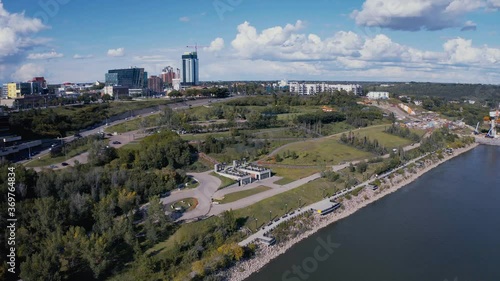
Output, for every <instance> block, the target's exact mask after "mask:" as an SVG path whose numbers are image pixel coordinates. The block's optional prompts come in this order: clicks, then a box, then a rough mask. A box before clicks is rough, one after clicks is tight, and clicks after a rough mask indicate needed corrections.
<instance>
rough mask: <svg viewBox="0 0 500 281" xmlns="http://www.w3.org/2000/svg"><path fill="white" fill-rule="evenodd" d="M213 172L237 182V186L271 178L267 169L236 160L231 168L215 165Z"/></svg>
mask: <svg viewBox="0 0 500 281" xmlns="http://www.w3.org/2000/svg"><path fill="white" fill-rule="evenodd" d="M214 171H215V172H216V173H217V174H219V175H221V176H223V177H227V178H230V179H232V180H234V181H237V182H238V184H239V185H246V184H249V183H252V182H254V181H258V180H263V179H267V178H270V177H271V176H272V172H271V170H270V169H268V168H265V167H260V166H256V165H253V164H249V163H246V162H241V161H238V160H234V161H233V165H232V166H228V165H224V164H215V165H214Z"/></svg>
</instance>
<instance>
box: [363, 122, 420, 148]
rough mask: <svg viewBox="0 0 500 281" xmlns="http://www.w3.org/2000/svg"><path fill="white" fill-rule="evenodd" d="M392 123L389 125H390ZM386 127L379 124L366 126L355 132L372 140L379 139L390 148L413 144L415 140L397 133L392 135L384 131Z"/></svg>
mask: <svg viewBox="0 0 500 281" xmlns="http://www.w3.org/2000/svg"><path fill="white" fill-rule="evenodd" d="M389 126H390V125H387V127H389ZM384 130H385V127H383V126H377V127H369V128H364V129H361V130H358V131H356V132H354V134H356V135H358V134H359V136H361V137H365V136H366V137H369V138H370V139H371V140H374V139H377V140H378V142H379V143H380V144H381V145H383V146H385V147H387V148H389V149H392V148H397V147H400V146H407V145H409V144H411V143H412V142H413V141H411V140H409V139H404V138H401V137H398V136H395V135H391V134H388V133H385V132H384Z"/></svg>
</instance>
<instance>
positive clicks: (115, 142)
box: [113, 141, 122, 144]
mask: <svg viewBox="0 0 500 281" xmlns="http://www.w3.org/2000/svg"><path fill="white" fill-rule="evenodd" d="M113 144H122V143H121V142H119V141H114V142H113Z"/></svg>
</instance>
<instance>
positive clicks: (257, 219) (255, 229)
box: [255, 218, 258, 232]
mask: <svg viewBox="0 0 500 281" xmlns="http://www.w3.org/2000/svg"><path fill="white" fill-rule="evenodd" d="M257 220H258V219H257V218H255V232H257V230H258V229H257Z"/></svg>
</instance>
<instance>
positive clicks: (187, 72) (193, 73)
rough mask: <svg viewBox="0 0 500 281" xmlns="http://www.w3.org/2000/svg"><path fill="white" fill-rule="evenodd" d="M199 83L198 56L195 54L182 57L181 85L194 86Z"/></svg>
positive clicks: (186, 54) (185, 54)
mask: <svg viewBox="0 0 500 281" xmlns="http://www.w3.org/2000/svg"><path fill="white" fill-rule="evenodd" d="M198 83H199V65H198V54H197V53H196V52H191V53H184V55H182V84H183V85H186V86H196V85H198Z"/></svg>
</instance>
